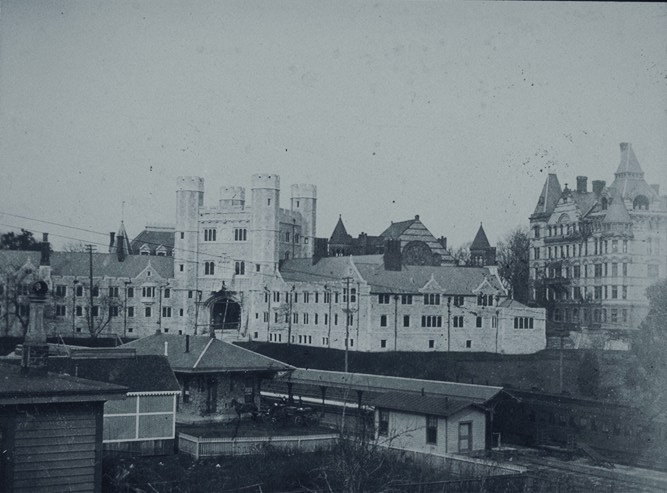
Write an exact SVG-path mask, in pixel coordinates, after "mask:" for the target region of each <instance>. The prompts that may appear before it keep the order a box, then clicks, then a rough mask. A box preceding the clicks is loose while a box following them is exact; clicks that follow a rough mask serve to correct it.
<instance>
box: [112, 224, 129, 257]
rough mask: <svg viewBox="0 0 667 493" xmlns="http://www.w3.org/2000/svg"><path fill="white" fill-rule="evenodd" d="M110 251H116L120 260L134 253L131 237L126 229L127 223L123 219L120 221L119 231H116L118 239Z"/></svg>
mask: <svg viewBox="0 0 667 493" xmlns="http://www.w3.org/2000/svg"><path fill="white" fill-rule="evenodd" d="M110 253H115V254H116V255H117V256H118V260H119V261H120V262H122V261H123V260H125V257H126V256H127V255H132V247H131V246H130V239H129V238H128V237H127V231H125V223H124V222H123V221H121V222H120V227H119V228H118V233H116V241H115V242H114V245H113V247H112V248H111V252H110Z"/></svg>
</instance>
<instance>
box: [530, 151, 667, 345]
mask: <svg viewBox="0 0 667 493" xmlns="http://www.w3.org/2000/svg"><path fill="white" fill-rule="evenodd" d="M530 223H531V229H532V234H531V251H530V263H531V268H530V278H531V283H532V297H533V300H534V301H536V302H537V303H540V304H542V305H544V306H546V307H547V313H548V316H547V330H548V332H549V334H550V335H555V336H562V335H567V334H568V333H571V334H572V338H571V339H572V341H574V343H575V345H578V346H579V347H598V348H607V349H618V348H625V349H627V347H628V340H629V339H628V336H629V334H630V332H631V331H632V330H635V329H637V328H638V327H639V324H640V323H641V321H642V320H643V319H644V317H645V316H646V313H647V310H648V301H647V299H646V294H645V292H646V288H647V287H648V286H650V285H651V284H653V283H655V282H657V281H658V280H659V279H664V278H665V276H666V275H667V254H666V253H667V197H665V196H664V195H660V193H659V186H658V185H651V186H649V185H648V183H647V182H646V181H645V180H644V172H643V171H642V169H641V166H640V165H639V161H638V160H637V158H636V156H635V154H634V152H633V150H632V147H631V146H630V144H626V143H623V144H621V162H620V164H619V166H618V169H617V171H616V174H615V179H614V182H613V183H612V184H611V185H610V186H606V183H605V182H604V181H599V180H598V181H593V187H592V190H589V189H588V187H587V178H586V177H583V176H579V177H577V186H576V189H570V188H568V187H567V185H566V186H565V188H564V189H561V186H560V183H559V181H558V178H557V177H556V175H554V174H551V175H549V176H548V178H547V180H546V182H545V184H544V187H543V189H542V193H541V195H540V197H539V200H538V204H537V207H536V209H535V212H534V213H533V215H532V216H531V217H530ZM575 333H576V334H575Z"/></svg>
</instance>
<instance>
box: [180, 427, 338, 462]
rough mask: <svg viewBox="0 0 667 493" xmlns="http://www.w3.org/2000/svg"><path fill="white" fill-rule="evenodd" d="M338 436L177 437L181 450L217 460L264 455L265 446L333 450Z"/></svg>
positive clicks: (306, 450)
mask: <svg viewBox="0 0 667 493" xmlns="http://www.w3.org/2000/svg"><path fill="white" fill-rule="evenodd" d="M338 437H339V436H338V435H336V434H326V435H300V436H274V437H242V438H240V437H237V438H206V437H196V436H192V435H188V434H187V433H179V434H178V450H179V452H183V453H185V454H188V455H191V456H193V457H194V458H196V459H199V458H200V457H218V456H234V455H254V454H258V453H261V451H262V449H263V448H264V447H266V446H271V447H275V448H280V449H298V450H299V451H301V452H314V451H315V450H323V449H330V448H331V447H333V445H334V444H335V443H336V442H337V441H338Z"/></svg>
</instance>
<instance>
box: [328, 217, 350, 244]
mask: <svg viewBox="0 0 667 493" xmlns="http://www.w3.org/2000/svg"><path fill="white" fill-rule="evenodd" d="M351 239H352V237H351V236H350V235H349V234H347V230H346V229H345V225H344V224H343V218H342V216H341V215H338V223H336V227H335V228H334V230H333V233H331V238H330V239H329V243H334V244H338V243H347V242H349V241H350V240H351Z"/></svg>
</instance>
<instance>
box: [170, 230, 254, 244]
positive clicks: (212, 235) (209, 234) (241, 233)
mask: <svg viewBox="0 0 667 493" xmlns="http://www.w3.org/2000/svg"><path fill="white" fill-rule="evenodd" d="M184 237H185V236H184V234H183V233H181V239H183V238H184ZM217 237H218V230H217V229H216V228H204V241H217ZM247 240H248V230H247V229H246V228H234V241H247Z"/></svg>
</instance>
